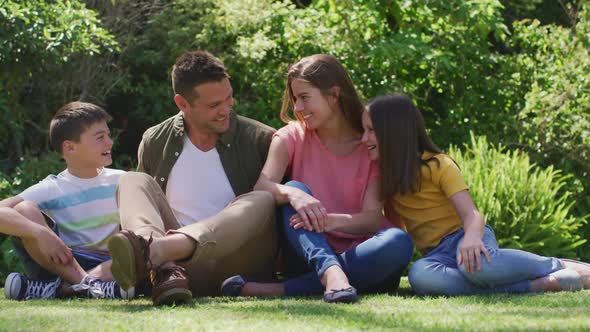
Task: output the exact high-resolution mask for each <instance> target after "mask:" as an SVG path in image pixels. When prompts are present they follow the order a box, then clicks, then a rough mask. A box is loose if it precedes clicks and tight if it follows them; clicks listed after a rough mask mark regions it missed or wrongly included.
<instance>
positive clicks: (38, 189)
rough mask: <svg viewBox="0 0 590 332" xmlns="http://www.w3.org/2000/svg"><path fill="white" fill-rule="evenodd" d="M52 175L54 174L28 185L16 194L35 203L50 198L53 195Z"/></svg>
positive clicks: (40, 202)
mask: <svg viewBox="0 0 590 332" xmlns="http://www.w3.org/2000/svg"><path fill="white" fill-rule="evenodd" d="M52 177H54V175H50V176H48V177H47V178H45V179H44V180H43V181H41V182H39V183H37V184H35V185H32V186H30V187H29V188H27V189H25V190H24V191H23V192H21V193H20V194H18V195H17V196H18V197H20V198H22V199H23V200H24V201H29V202H33V203H35V204H37V205H41V204H42V203H44V202H47V201H49V200H51V199H52V198H53V197H54V196H55V193H54V187H53V185H52V180H51V179H52Z"/></svg>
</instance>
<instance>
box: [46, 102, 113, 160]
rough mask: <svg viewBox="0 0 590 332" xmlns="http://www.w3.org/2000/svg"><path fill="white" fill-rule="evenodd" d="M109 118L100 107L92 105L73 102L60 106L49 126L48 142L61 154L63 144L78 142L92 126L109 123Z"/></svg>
mask: <svg viewBox="0 0 590 332" xmlns="http://www.w3.org/2000/svg"><path fill="white" fill-rule="evenodd" d="M111 119H112V118H111V116H110V115H109V114H108V113H107V112H106V111H105V110H104V109H102V107H100V106H97V105H94V104H92V103H85V102H81V101H73V102H71V103H68V104H65V105H64V106H62V107H61V108H60V109H59V110H58V111H57V112H56V113H55V115H54V116H53V118H52V119H51V123H50V124H49V142H50V143H51V146H52V147H53V148H54V149H55V150H56V151H58V152H59V153H62V145H63V142H64V141H66V140H68V141H75V142H78V141H80V135H82V133H83V132H84V131H85V130H86V129H88V128H89V127H90V126H92V125H93V124H95V123H97V122H100V121H106V122H108V121H110V120H111Z"/></svg>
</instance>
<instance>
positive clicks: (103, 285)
mask: <svg viewBox="0 0 590 332" xmlns="http://www.w3.org/2000/svg"><path fill="white" fill-rule="evenodd" d="M94 283H95V284H97V287H99V288H100V289H101V290H102V292H103V294H104V298H105V299H114V298H115V288H117V282H116V281H102V280H95V281H94Z"/></svg>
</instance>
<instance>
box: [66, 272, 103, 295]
mask: <svg viewBox="0 0 590 332" xmlns="http://www.w3.org/2000/svg"><path fill="white" fill-rule="evenodd" d="M96 281H98V280H97V279H94V278H92V277H91V276H90V275H88V274H87V275H86V276H84V278H82V280H81V281H80V283H79V284H75V285H72V290H73V291H74V292H76V293H81V292H88V295H90V296H91V297H93V298H104V297H105V294H104V292H103V290H102V289H101V287H100V283H99V282H96Z"/></svg>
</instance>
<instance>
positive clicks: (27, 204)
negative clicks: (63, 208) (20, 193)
mask: <svg viewBox="0 0 590 332" xmlns="http://www.w3.org/2000/svg"><path fill="white" fill-rule="evenodd" d="M14 210H16V211H17V212H18V213H20V214H26V213H27V212H31V211H40V210H39V206H37V204H35V203H34V202H31V201H22V202H20V203H18V204H17V205H15V206H14Z"/></svg>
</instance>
